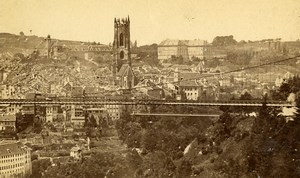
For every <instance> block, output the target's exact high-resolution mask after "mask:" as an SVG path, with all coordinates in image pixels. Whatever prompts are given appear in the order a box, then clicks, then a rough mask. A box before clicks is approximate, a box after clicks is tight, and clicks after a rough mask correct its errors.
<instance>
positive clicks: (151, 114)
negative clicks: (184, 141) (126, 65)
mask: <svg viewBox="0 0 300 178" xmlns="http://www.w3.org/2000/svg"><path fill="white" fill-rule="evenodd" d="M131 115H132V116H169V117H219V116H220V114H173V113H131Z"/></svg>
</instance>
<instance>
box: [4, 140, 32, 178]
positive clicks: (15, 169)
mask: <svg viewBox="0 0 300 178" xmlns="http://www.w3.org/2000/svg"><path fill="white" fill-rule="evenodd" d="M31 173H32V165H31V149H30V148H28V147H27V146H25V145H23V144H22V143H15V142H5V143H1V142H0V178H10V177H20V178H25V177H28V176H30V175H31Z"/></svg>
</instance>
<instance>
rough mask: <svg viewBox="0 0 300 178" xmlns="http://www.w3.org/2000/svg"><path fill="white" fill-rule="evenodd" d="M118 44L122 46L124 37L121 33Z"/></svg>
mask: <svg viewBox="0 0 300 178" xmlns="http://www.w3.org/2000/svg"><path fill="white" fill-rule="evenodd" d="M120 46H124V37H123V33H121V34H120Z"/></svg>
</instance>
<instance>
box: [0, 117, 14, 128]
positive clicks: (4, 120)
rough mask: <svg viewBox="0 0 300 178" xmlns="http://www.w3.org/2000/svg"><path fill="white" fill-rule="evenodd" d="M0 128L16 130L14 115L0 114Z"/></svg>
mask: <svg viewBox="0 0 300 178" xmlns="http://www.w3.org/2000/svg"><path fill="white" fill-rule="evenodd" d="M0 130H10V131H15V130H16V116H15V115H0Z"/></svg>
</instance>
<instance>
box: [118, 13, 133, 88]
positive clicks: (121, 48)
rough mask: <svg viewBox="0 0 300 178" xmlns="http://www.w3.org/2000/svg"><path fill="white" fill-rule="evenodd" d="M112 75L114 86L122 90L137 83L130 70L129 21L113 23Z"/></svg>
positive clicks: (121, 20)
mask: <svg viewBox="0 0 300 178" xmlns="http://www.w3.org/2000/svg"><path fill="white" fill-rule="evenodd" d="M113 54H114V59H113V65H112V73H113V80H114V85H118V86H119V87H120V88H122V89H131V88H132V87H133V86H134V85H135V84H136V82H137V80H136V77H135V75H134V73H133V71H132V69H131V56H130V55H131V53H130V19H129V16H128V18H125V19H116V18H115V21H114V43H113Z"/></svg>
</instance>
